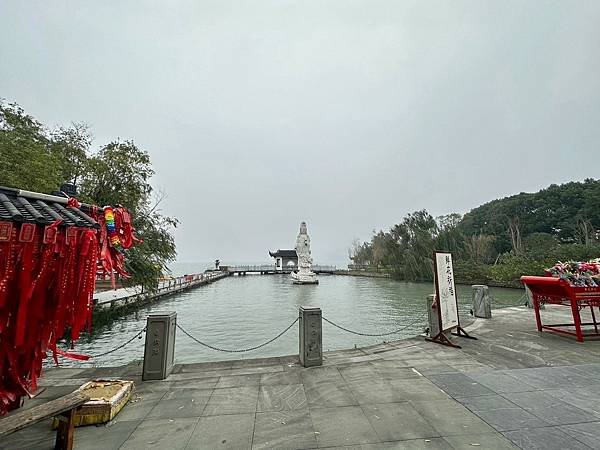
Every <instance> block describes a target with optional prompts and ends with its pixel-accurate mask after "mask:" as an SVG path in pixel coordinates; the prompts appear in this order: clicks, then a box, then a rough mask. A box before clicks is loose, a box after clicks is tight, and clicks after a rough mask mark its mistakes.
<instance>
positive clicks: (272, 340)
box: [177, 317, 300, 353]
mask: <svg viewBox="0 0 600 450" xmlns="http://www.w3.org/2000/svg"><path fill="white" fill-rule="evenodd" d="M298 320H300V317H296V319H295V320H294V321H293V322H292V323H291V324H290V325H289V326H288V327H287V328H286V329H285V330H283V331H282V332H281V333H279V334H278V335H277V336H275V337H274V338H273V339H269V340H268V341H267V342H264V343H262V344H260V345H257V346H255V347H250V348H243V349H240V350H230V349H226V348H220V347H215V346H214V345H210V344H207V343H206V342H202V341H201V340H200V339H198V338H195V337H194V336H192V335H191V334H190V333H188V332H187V331H186V330H185V329H184V328H183V327H182V326H181V325H179V324H177V328H179V329H180V330H181V331H182V332H183V334H185V335H186V336H187V337H189V338H190V339H191V340H193V341H196V342H197V343H198V344H200V345H203V346H204V347H207V348H210V349H211V350H216V351H218V352H224V353H244V352H250V351H252V350H257V349H259V348H262V347H264V346H266V345H269V344H270V343H271V342H274V341H276V340H277V339H279V338H280V337H281V336H283V335H284V334H285V333H287V332H288V331H289V329H290V328H292V327H293V326H294V324H295V323H296V322H298Z"/></svg>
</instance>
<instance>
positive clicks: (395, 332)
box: [323, 313, 426, 337]
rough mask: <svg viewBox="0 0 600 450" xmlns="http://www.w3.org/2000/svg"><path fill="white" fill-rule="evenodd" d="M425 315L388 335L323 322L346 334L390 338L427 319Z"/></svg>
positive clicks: (325, 319) (327, 320)
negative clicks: (362, 331) (363, 331)
mask: <svg viewBox="0 0 600 450" xmlns="http://www.w3.org/2000/svg"><path fill="white" fill-rule="evenodd" d="M425 315H426V313H424V314H421V315H420V316H419V317H417V319H416V320H414V321H412V322H410V323H409V324H407V325H405V326H403V327H401V328H398V329H397V330H394V331H389V332H387V333H378V334H371V333H361V332H358V331H353V330H350V329H348V328H345V327H343V326H341V325H338V324H337V323H334V322H332V321H331V320H329V319H327V318H326V317H323V320H324V321H325V322H327V323H328V324H330V325H333V326H334V327H336V328H339V329H340V330H344V331H346V332H348V333H352V334H356V335H358V336H370V337H381V336H389V335H392V334H397V333H400V332H401V331H404V330H406V329H407V328H409V327H411V326H413V325H415V324H416V323H418V322H419V321H421V320H423V319H424V318H425Z"/></svg>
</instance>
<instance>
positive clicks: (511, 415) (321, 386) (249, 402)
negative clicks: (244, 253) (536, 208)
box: [0, 308, 600, 450]
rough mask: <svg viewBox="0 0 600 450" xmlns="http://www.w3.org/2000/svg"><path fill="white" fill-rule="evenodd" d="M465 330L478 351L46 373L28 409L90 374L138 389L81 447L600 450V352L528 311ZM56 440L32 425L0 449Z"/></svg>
mask: <svg viewBox="0 0 600 450" xmlns="http://www.w3.org/2000/svg"><path fill="white" fill-rule="evenodd" d="M565 310H566V308H565ZM564 313H565V311H562V310H559V309H551V308H549V309H548V310H547V311H545V313H544V314H545V315H547V316H554V317H555V318H557V319H558V318H561V317H563V316H564ZM560 320H562V319H560ZM467 329H468V330H469V332H471V333H472V334H473V335H475V336H477V337H479V340H477V341H474V340H473V341H472V340H467V339H461V338H455V340H456V342H457V343H460V344H461V345H463V348H462V349H460V350H459V349H453V348H449V347H444V346H441V345H438V344H432V343H429V342H425V341H424V340H423V338H421V337H419V338H413V339H408V340H404V341H398V342H392V343H386V344H381V345H377V346H373V347H369V348H364V349H358V350H347V351H336V352H330V353H327V354H326V355H325V361H324V365H323V366H322V367H314V368H307V369H305V368H302V367H300V366H299V365H298V362H297V359H298V358H297V357H296V356H290V357H281V358H266V359H252V360H240V361H228V362H222V363H199V364H186V365H178V366H176V368H175V371H174V373H173V374H172V375H171V376H170V377H169V378H168V380H165V381H154V382H142V381H141V379H140V372H141V370H140V367H139V366H137V365H130V366H125V367H119V368H97V369H67V368H59V369H51V370H48V371H46V373H45V376H44V378H43V380H42V382H43V385H45V386H46V390H45V391H44V392H43V393H42V394H40V395H39V396H38V397H37V398H35V399H33V400H30V401H28V402H26V404H25V407H30V406H33V405H35V404H38V403H40V402H43V401H47V400H48V399H50V398H55V397H58V396H60V395H63V394H65V393H67V392H70V391H71V390H73V389H75V388H76V387H78V386H79V385H81V384H82V383H83V382H85V381H87V380H89V379H90V378H93V377H115V376H118V377H122V378H127V379H133V380H134V381H135V382H136V386H137V387H136V393H135V394H134V396H133V398H132V400H131V401H130V402H129V403H128V404H127V405H126V406H125V408H124V409H123V410H122V411H121V413H120V414H119V415H118V416H117V417H116V418H115V419H114V420H113V421H112V422H110V423H109V424H107V425H102V426H89V427H81V428H78V429H77V430H76V431H75V448H76V449H124V450H127V449H151V448H160V449H313V448H335V449H341V448H344V449H357V450H358V449H362V450H371V449H373V450H374V449H473V448H481V449H511V448H523V449H544V450H552V449H590V448H598V449H600V341H586V342H585V343H577V342H576V341H575V340H574V339H570V338H567V337H562V336H556V335H551V334H548V333H542V334H539V333H538V332H537V331H535V324H534V319H533V313H532V311H530V310H526V309H524V308H508V309H504V310H495V311H494V318H493V319H491V320H483V319H478V320H476V321H475V322H474V323H472V324H471V325H470V326H469V327H467ZM326 337H327V335H326V333H325V337H324V338H325V339H326ZM53 440H54V432H53V431H52V430H51V429H50V426H49V423H40V424H37V425H35V426H31V427H29V428H27V429H25V430H23V431H20V432H18V433H15V434H13V435H11V436H9V438H8V439H5V440H4V441H2V442H1V443H0V448H6V449H17V448H18V449H49V448H52V447H53Z"/></svg>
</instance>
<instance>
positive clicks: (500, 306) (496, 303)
mask: <svg viewBox="0 0 600 450" xmlns="http://www.w3.org/2000/svg"><path fill="white" fill-rule="evenodd" d="M490 298H491V299H492V304H493V305H495V306H496V308H511V307H514V306H521V302H522V301H523V300H525V299H526V298H527V294H523V295H522V296H521V297H519V299H518V300H517V301H516V302H515V303H511V304H509V303H500V302H499V301H498V300H497V299H495V298H494V297H492V296H491V295H490Z"/></svg>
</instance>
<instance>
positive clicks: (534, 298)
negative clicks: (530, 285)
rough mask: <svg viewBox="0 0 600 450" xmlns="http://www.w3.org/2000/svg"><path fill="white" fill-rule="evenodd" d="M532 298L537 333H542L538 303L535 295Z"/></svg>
mask: <svg viewBox="0 0 600 450" xmlns="http://www.w3.org/2000/svg"><path fill="white" fill-rule="evenodd" d="M532 297H533V311H534V312H535V323H536V324H537V329H538V331H542V319H541V317H540V301H539V299H538V296H537V295H536V294H533V295H532Z"/></svg>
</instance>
